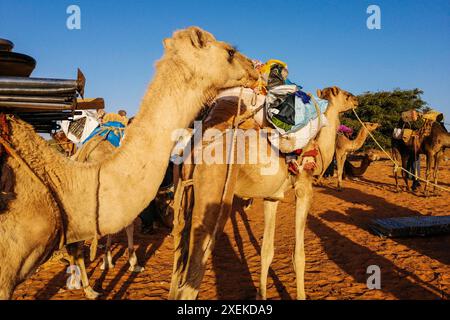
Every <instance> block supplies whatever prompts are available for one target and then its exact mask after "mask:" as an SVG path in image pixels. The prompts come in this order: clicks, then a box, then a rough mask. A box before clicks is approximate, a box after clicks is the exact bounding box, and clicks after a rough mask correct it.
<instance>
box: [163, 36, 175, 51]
mask: <svg viewBox="0 0 450 320" xmlns="http://www.w3.org/2000/svg"><path fill="white" fill-rule="evenodd" d="M163 46H164V49H166V50H171V49H172V48H173V40H172V39H170V38H166V39H164V40H163Z"/></svg>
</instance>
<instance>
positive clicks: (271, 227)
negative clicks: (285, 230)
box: [257, 200, 278, 300]
mask: <svg viewBox="0 0 450 320" xmlns="http://www.w3.org/2000/svg"><path fill="white" fill-rule="evenodd" d="M277 206H278V201H270V200H264V236H263V242H262V247H261V275H260V280H259V294H258V297H257V298H259V299H262V300H266V298H267V274H268V273H269V267H270V264H271V263H272V259H273V254H274V240H275V239H274V238H275V224H276V214H277Z"/></svg>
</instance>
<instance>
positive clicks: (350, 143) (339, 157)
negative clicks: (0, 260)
mask: <svg viewBox="0 0 450 320" xmlns="http://www.w3.org/2000/svg"><path fill="white" fill-rule="evenodd" d="M364 125H365V127H364V126H363V127H362V128H361V129H360V130H359V131H358V134H357V135H356V138H355V139H353V140H350V139H348V138H347V137H346V136H344V135H339V136H338V137H337V139H336V162H337V178H338V179H337V188H338V190H341V189H342V174H343V172H344V164H345V161H346V160H347V156H348V154H349V153H352V152H355V151H357V150H359V149H360V148H361V147H362V146H363V145H364V142H366V139H367V137H368V135H369V132H372V131H374V130H375V129H376V128H378V127H379V124H378V123H370V122H364Z"/></svg>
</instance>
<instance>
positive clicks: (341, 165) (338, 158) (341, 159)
mask: <svg viewBox="0 0 450 320" xmlns="http://www.w3.org/2000/svg"><path fill="white" fill-rule="evenodd" d="M345 160H347V154H345V153H344V154H342V155H340V156H338V155H336V162H337V178H338V179H337V189H338V190H342V175H343V173H344V163H345Z"/></svg>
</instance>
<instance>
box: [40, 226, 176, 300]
mask: <svg viewBox="0 0 450 320" xmlns="http://www.w3.org/2000/svg"><path fill="white" fill-rule="evenodd" d="M122 233H124V232H121V234H120V235H119V236H116V238H117V240H116V241H117V243H115V244H113V245H112V247H111V250H112V252H114V251H116V250H115V249H117V247H118V250H117V251H116V252H114V254H113V261H114V262H116V261H117V260H118V259H119V258H120V257H122V256H123V255H124V254H125V253H126V251H127V239H126V236H125V235H124V234H122ZM167 235H168V232H167V230H161V232H158V233H155V234H153V235H151V236H139V235H136V234H135V243H139V245H138V248H137V249H136V255H137V257H138V261H139V264H140V265H142V266H146V264H147V262H148V260H149V259H150V258H151V257H152V255H153V254H154V253H155V251H156V250H158V248H159V247H160V246H161V244H162V243H163V241H164V239H165V237H166V236H167ZM149 248H150V249H149ZM88 251H89V250H88V248H87V246H85V250H84V252H85V264H86V269H87V270H88V271H87V274H88V277H89V279H90V283H91V285H92V284H93V283H94V285H93V289H94V290H96V291H97V292H99V293H100V294H101V295H100V297H99V299H107V298H108V299H121V298H124V296H125V294H126V292H127V289H128V288H129V287H130V285H131V284H132V283H133V281H134V280H135V279H136V277H138V276H139V273H131V272H129V271H128V267H129V265H128V259H125V261H126V262H125V263H124V264H123V266H121V268H120V270H118V271H117V273H116V274H115V276H114V278H113V279H112V280H111V281H110V282H109V283H108V285H107V286H106V287H105V288H103V287H102V285H103V282H104V281H105V279H106V277H107V275H108V272H112V271H111V270H103V271H101V275H100V277H98V278H97V279H95V281H94V278H95V277H94V274H95V271H96V270H98V269H99V268H100V265H101V263H102V259H103V257H102V254H103V252H102V251H99V252H98V254H97V258H96V259H95V260H94V261H93V262H90V261H89V257H88V256H87V253H88ZM116 268H119V265H118V264H117V265H116ZM67 277H68V274H67V273H66V268H63V269H62V270H61V271H60V272H58V273H57V274H56V275H55V276H54V277H53V278H52V279H51V280H50V281H49V282H48V283H47V284H46V286H45V287H44V288H42V289H41V290H40V291H39V292H38V293H37V294H36V295H35V297H36V299H38V300H44V299H45V300H47V299H51V298H52V297H53V296H55V295H56V294H57V293H58V291H59V290H60V289H61V288H63V287H65V285H66V280H67ZM123 277H127V279H126V280H125V282H124V283H123V284H122V286H120V288H119V289H118V290H117V291H116V292H114V293H113V294H111V293H112V292H113V290H114V289H115V288H116V287H117V285H118V283H119V282H120V280H121V279H122V278H123ZM79 292H80V293H81V294H82V295H83V297H84V293H83V292H82V290H79Z"/></svg>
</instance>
